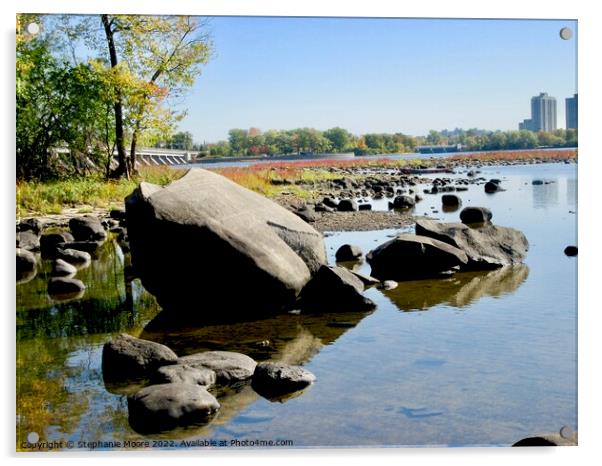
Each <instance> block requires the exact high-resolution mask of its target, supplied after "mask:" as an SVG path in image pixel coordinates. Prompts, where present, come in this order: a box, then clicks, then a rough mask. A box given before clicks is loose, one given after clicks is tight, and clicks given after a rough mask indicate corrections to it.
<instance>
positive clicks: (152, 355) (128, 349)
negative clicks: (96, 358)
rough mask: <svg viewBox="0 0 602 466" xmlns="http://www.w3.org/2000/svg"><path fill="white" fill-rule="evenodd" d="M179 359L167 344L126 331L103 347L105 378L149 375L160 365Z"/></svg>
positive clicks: (172, 362)
mask: <svg viewBox="0 0 602 466" xmlns="http://www.w3.org/2000/svg"><path fill="white" fill-rule="evenodd" d="M177 361H178V356H177V355H176V353H174V352H173V351H172V350H171V349H170V348H168V347H167V346H165V345H162V344H160V343H156V342H154V341H148V340H143V339H141V338H136V337H133V336H130V335H127V334H125V333H122V334H120V335H118V336H116V337H114V338H113V339H111V340H110V341H108V342H106V343H105V344H104V346H103V349H102V371H103V376H104V377H105V380H113V379H124V378H125V379H132V378H139V377H144V376H149V375H151V374H152V373H153V372H155V371H156V370H157V369H158V368H159V367H161V366H166V365H170V364H176V362H177Z"/></svg>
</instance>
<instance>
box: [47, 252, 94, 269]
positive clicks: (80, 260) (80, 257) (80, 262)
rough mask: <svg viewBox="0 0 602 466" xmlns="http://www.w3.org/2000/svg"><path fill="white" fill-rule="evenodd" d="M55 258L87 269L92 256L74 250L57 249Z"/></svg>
mask: <svg viewBox="0 0 602 466" xmlns="http://www.w3.org/2000/svg"><path fill="white" fill-rule="evenodd" d="M55 257H56V258H57V259H62V260H64V261H65V262H68V263H69V264H73V265H75V266H76V267H79V268H85V267H88V266H89V265H90V263H91V262H92V256H91V255H90V254H89V253H87V252H85V251H78V250H76V249H57V251H56V253H55Z"/></svg>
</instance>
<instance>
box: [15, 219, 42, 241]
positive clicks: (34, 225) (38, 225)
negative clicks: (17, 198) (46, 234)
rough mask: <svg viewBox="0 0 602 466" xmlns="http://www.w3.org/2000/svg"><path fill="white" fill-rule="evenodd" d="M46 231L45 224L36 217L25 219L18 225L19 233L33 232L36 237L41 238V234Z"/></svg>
mask: <svg viewBox="0 0 602 466" xmlns="http://www.w3.org/2000/svg"><path fill="white" fill-rule="evenodd" d="M43 229H44V224H43V223H42V221H41V220H40V219H37V218H35V217H31V218H25V219H23V220H21V221H20V222H19V223H18V224H17V231H31V232H32V233H33V234H35V235H36V236H38V237H39V236H40V233H41V232H42V230H43Z"/></svg>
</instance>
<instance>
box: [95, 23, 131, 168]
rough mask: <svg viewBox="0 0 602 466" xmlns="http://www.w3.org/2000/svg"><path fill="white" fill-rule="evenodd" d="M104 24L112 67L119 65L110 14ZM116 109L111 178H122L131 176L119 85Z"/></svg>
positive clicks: (114, 105) (116, 91)
mask: <svg viewBox="0 0 602 466" xmlns="http://www.w3.org/2000/svg"><path fill="white" fill-rule="evenodd" d="M101 19H102V24H103V26H104V30H105V35H106V36H107V45H108V47H109V56H110V58H111V68H115V67H116V66H117V65H118V63H119V62H118V60H117V51H116V49H115V42H114V40H113V30H112V29H111V23H110V21H109V17H108V15H101ZM113 109H114V111H115V145H116V146H117V162H118V165H117V168H116V169H115V170H113V171H112V172H111V178H120V177H122V176H124V175H125V177H126V178H129V170H128V166H127V159H126V157H127V155H126V152H125V142H124V136H123V104H122V100H121V91H120V89H119V86H115V102H114V104H113Z"/></svg>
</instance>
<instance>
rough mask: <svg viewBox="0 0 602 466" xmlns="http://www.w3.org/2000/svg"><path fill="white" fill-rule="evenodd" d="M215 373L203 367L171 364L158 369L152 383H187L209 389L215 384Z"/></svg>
mask: <svg viewBox="0 0 602 466" xmlns="http://www.w3.org/2000/svg"><path fill="white" fill-rule="evenodd" d="M215 380H216V377H215V372H214V371H213V370H211V369H206V368H204V367H192V366H188V365H186V364H172V365H169V366H163V367H160V368H159V369H158V370H157V372H156V373H155V374H154V376H153V378H152V381H153V382H154V383H158V384H160V383H188V384H192V385H202V386H204V387H209V386H211V385H213V384H215Z"/></svg>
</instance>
